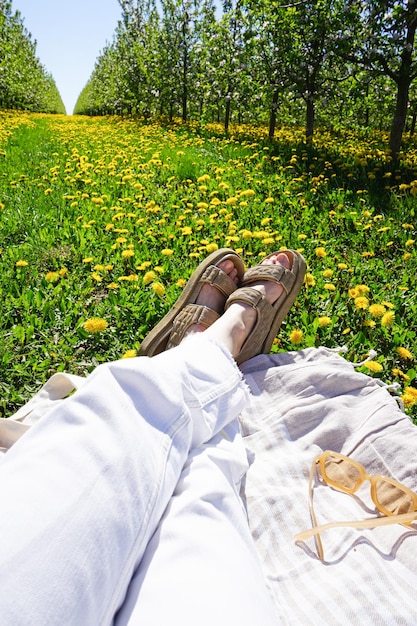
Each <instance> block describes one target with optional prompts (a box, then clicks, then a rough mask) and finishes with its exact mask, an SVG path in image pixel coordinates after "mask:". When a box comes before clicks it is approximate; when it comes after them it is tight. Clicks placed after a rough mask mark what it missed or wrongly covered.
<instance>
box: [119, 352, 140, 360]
mask: <svg viewBox="0 0 417 626" xmlns="http://www.w3.org/2000/svg"><path fill="white" fill-rule="evenodd" d="M137 354H138V353H137V351H136V350H127V351H126V352H125V353H124V355H123V356H122V359H134V358H135V356H137Z"/></svg>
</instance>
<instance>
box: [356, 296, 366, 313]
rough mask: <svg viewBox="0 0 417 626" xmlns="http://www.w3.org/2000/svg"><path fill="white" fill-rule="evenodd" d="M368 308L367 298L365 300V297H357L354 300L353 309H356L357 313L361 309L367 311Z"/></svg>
mask: <svg viewBox="0 0 417 626" xmlns="http://www.w3.org/2000/svg"><path fill="white" fill-rule="evenodd" d="M368 306H369V300H368V298H365V296H357V297H356V298H355V307H356V309H357V310H358V311H359V310H361V309H363V310H364V309H367V308H368Z"/></svg>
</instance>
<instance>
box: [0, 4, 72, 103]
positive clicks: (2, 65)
mask: <svg viewBox="0 0 417 626" xmlns="http://www.w3.org/2000/svg"><path fill="white" fill-rule="evenodd" d="M0 109H25V110H28V111H38V112H45V113H65V107H64V104H63V102H62V99H61V96H60V95H59V92H58V89H57V87H56V85H55V81H54V79H53V77H52V76H51V75H50V74H49V73H48V72H47V71H46V70H45V68H44V67H43V66H42V64H41V63H40V61H39V59H38V58H37V56H36V44H35V43H34V42H33V41H32V38H31V35H30V33H28V32H27V30H26V28H25V27H24V24H23V19H22V17H21V15H20V13H19V12H18V11H17V12H16V13H13V12H12V3H11V2H6V1H4V0H1V1H0Z"/></svg>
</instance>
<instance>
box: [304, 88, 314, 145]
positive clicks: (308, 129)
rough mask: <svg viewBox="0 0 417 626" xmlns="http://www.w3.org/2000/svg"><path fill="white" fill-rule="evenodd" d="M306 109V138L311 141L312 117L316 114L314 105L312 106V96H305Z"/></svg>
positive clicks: (312, 130)
mask: <svg viewBox="0 0 417 626" xmlns="http://www.w3.org/2000/svg"><path fill="white" fill-rule="evenodd" d="M306 104H307V111H306V139H307V141H311V139H312V138H313V132H314V118H315V115H316V111H315V107H314V99H313V97H312V96H310V95H309V96H308V97H307V101H306Z"/></svg>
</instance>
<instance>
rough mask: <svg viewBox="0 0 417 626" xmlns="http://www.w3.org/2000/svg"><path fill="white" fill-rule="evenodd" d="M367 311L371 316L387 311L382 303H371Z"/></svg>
mask: <svg viewBox="0 0 417 626" xmlns="http://www.w3.org/2000/svg"><path fill="white" fill-rule="evenodd" d="M368 311H369V313H370V315H372V317H382V316H383V315H384V314H385V313H386V312H387V309H386V308H385V307H384V305H383V304H371V306H370V307H369V309H368Z"/></svg>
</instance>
